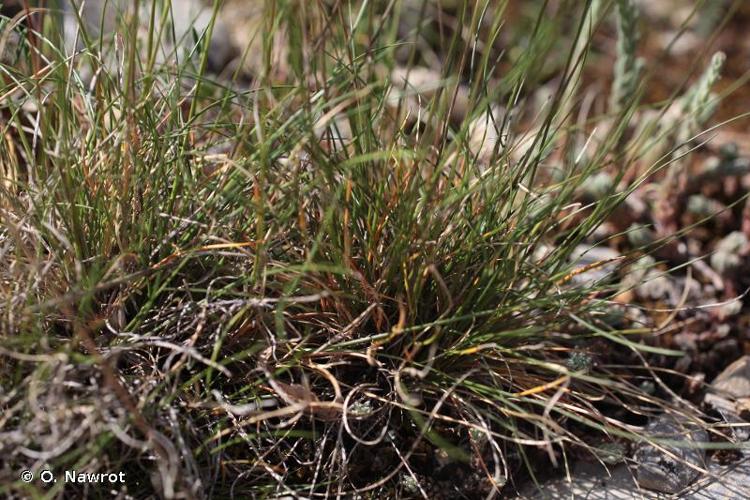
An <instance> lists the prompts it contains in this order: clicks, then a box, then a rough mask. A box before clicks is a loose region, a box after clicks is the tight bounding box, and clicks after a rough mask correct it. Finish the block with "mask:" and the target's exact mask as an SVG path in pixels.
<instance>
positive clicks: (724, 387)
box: [711, 356, 750, 398]
mask: <svg viewBox="0 0 750 500" xmlns="http://www.w3.org/2000/svg"><path fill="white" fill-rule="evenodd" d="M711 389H713V390H714V391H716V392H719V393H722V394H723V395H725V396H726V395H728V396H731V397H733V398H748V397H750V356H742V357H741V358H740V359H738V360H737V361H735V362H734V363H732V364H731V365H729V366H728V367H727V368H726V369H725V370H724V371H723V372H721V373H720V374H719V376H717V377H716V378H715V379H714V381H713V382H712V383H711Z"/></svg>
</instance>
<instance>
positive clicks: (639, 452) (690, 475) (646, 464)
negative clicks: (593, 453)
mask: <svg viewBox="0 0 750 500" xmlns="http://www.w3.org/2000/svg"><path fill="white" fill-rule="evenodd" d="M644 434H646V435H648V436H649V437H651V438H654V439H662V440H671V441H684V442H685V445H692V444H695V443H703V442H708V433H706V431H704V430H703V429H700V428H699V427H698V426H697V425H695V424H690V423H688V422H685V421H681V420H678V419H677V418H675V417H673V416H669V415H663V416H661V417H659V418H658V419H656V420H654V421H652V422H650V423H649V424H648V425H647V426H646V428H645V429H644ZM659 446H660V448H663V449H665V450H667V451H669V453H670V454H672V455H674V456H675V457H676V459H675V458H673V457H672V456H669V455H667V454H665V453H663V452H662V451H661V450H660V449H659V448H657V447H656V446H654V445H653V444H651V443H648V442H643V443H641V444H640V445H639V446H638V448H637V449H636V452H635V456H634V460H635V462H636V464H637V465H636V479H637V481H638V484H639V485H640V486H641V487H642V488H646V489H650V490H655V491H661V492H664V493H677V492H679V491H681V490H683V489H684V488H686V487H687V486H689V485H690V484H691V483H692V482H693V481H695V479H696V478H697V477H698V474H699V472H698V471H697V470H696V469H695V468H693V467H700V468H703V467H704V466H705V450H702V449H699V448H688V447H682V446H678V445H673V444H663V445H659ZM688 464H690V465H692V466H693V467H691V466H690V465H688Z"/></svg>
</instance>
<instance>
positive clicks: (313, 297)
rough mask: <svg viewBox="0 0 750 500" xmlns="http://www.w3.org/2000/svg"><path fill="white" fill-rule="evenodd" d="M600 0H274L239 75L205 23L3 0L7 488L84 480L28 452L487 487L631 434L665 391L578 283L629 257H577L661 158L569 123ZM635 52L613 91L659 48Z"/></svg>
mask: <svg viewBox="0 0 750 500" xmlns="http://www.w3.org/2000/svg"><path fill="white" fill-rule="evenodd" d="M594 3H595V4H597V5H596V6H591V5H589V4H590V3H586V5H585V6H583V5H581V6H578V4H577V3H576V5H577V7H576V9H577V10H576V12H577V14H578V16H577V19H578V21H577V22H571V23H568V24H567V25H564V26H560V25H559V23H558V22H557V20H555V19H550V18H548V17H546V16H545V15H544V14H543V12H544V10H543V8H540V10H539V11H538V12H537V13H536V15H535V16H533V17H530V18H529V19H528V20H527V22H529V23H531V26H530V29H529V30H526V31H525V32H524V33H522V34H518V33H515V32H512V31H510V30H509V28H508V27H506V25H505V19H506V16H507V13H506V10H505V9H506V7H507V2H489V1H487V2H479V3H478V4H477V5H474V3H473V2H455V7H454V8H453V9H452V10H451V12H452V16H453V17H452V19H451V22H450V23H442V22H441V21H440V20H437V19H435V18H431V17H430V13H432V12H434V8H435V6H434V4H432V3H431V2H424V3H422V4H421V6H420V8H419V9H418V10H419V12H420V15H421V16H422V17H420V18H419V19H420V22H418V23H416V25H414V26H412V30H411V31H408V32H406V33H404V30H403V26H402V25H401V22H402V20H403V19H404V18H405V17H408V15H411V14H413V13H411V12H410V11H409V10H408V9H409V8H411V7H408V6H407V5H406V4H407V3H404V5H402V4H401V3H400V2H396V3H389V4H387V5H383V4H380V3H377V2H339V3H335V5H334V4H330V3H321V4H320V5H318V4H316V5H315V6H313V5H311V4H308V3H306V2H282V1H278V2H269V4H268V5H267V6H266V9H265V11H264V14H263V16H264V17H263V21H262V23H260V24H261V29H260V31H259V32H258V33H257V34H256V36H257V37H258V38H257V39H259V40H261V41H262V42H263V43H262V46H263V57H262V60H263V61H264V63H263V64H262V65H261V66H259V67H258V68H257V73H256V74H255V75H253V79H252V80H251V81H250V82H249V85H248V82H247V81H244V82H243V79H242V75H241V74H240V72H239V71H238V72H236V73H235V74H233V75H232V74H229V75H228V74H226V73H225V74H224V75H223V76H221V77H209V76H208V75H207V74H206V67H207V61H208V52H207V51H208V46H209V44H208V43H206V40H209V39H210V38H211V36H210V30H211V28H209V30H208V32H207V33H196V34H195V35H196V36H195V37H194V38H195V39H194V40H193V43H192V46H191V47H192V50H189V51H187V52H186V51H181V48H182V47H184V44H183V45H178V49H174V48H173V47H174V46H173V45H170V44H167V43H166V42H165V43H161V42H159V40H158V33H160V32H162V31H163V30H160V29H159V26H158V25H157V19H158V16H154V15H153V14H152V15H151V16H150V19H151V21H150V22H148V23H146V25H147V29H146V30H145V33H146V35H145V36H144V32H143V28H142V27H139V24H138V23H139V21H138V19H139V16H138V14H137V13H136V14H132V11H131V15H129V16H128V15H126V16H123V17H122V19H121V22H122V23H123V28H122V33H123V36H122V37H116V38H115V40H114V42H113V43H110V40H108V39H106V38H107V37H105V36H96V34H95V33H81V34H80V35H79V36H80V39H81V40H83V42H84V44H83V48H82V49H80V51H78V52H76V53H72V52H70V51H66V50H65V49H64V48H63V47H64V45H61V44H59V43H53V42H54V36H53V35H54V31H55V24H54V23H53V22H51V19H52V18H51V17H46V18H45V21H44V22H41V19H42V18H41V17H40V16H38V15H32V17H31V18H30V19H31V20H32V21H34V20H36V21H35V22H27V23H26V24H23V25H18V24H17V25H16V27H11V25H9V24H5V25H4V26H5V27H4V29H5V30H6V35H7V36H8V39H9V40H10V39H13V40H15V42H16V45H15V47H12V48H11V47H10V46H6V47H5V50H6V51H5V52H4V53H3V57H4V58H6V59H5V62H4V64H3V65H2V67H1V71H2V75H3V84H2V89H0V94H1V95H2V101H1V103H2V104H1V105H2V110H1V111H2V122H1V123H2V127H3V136H2V137H3V139H2V141H0V163H1V164H2V166H3V174H2V175H3V177H2V190H1V191H0V213H1V214H2V216H0V221H1V222H0V255H2V263H0V304H2V305H1V306H0V313H1V318H2V319H1V320H0V331H1V332H2V333H1V334H0V335H1V336H0V357H2V359H3V362H2V364H1V365H0V385H2V388H3V391H2V396H0V406H1V407H2V408H3V412H2V416H1V417H0V435H1V436H2V440H1V442H2V444H0V450H2V455H3V459H2V461H1V462H0V463H2V466H1V468H0V477H3V481H2V484H3V486H0V491H3V492H4V493H5V494H10V493H15V494H21V495H31V494H48V495H50V496H54V495H57V494H63V492H65V494H91V493H92V490H91V489H86V488H87V487H86V486H82V485H71V484H65V483H63V482H61V481H58V482H57V483H56V484H53V485H43V484H40V483H30V484H24V483H22V482H21V481H20V480H19V479H18V474H17V470H20V469H29V470H33V471H39V470H42V469H51V470H53V471H63V470H73V469H75V470H82V471H86V472H109V471H123V472H125V476H126V481H125V484H118V485H112V486H111V487H112V488H115V489H117V488H120V489H122V490H123V491H127V493H128V494H130V495H132V496H134V497H139V496H144V495H151V494H153V493H157V494H159V495H162V496H164V497H201V496H216V497H231V496H233V495H234V496H239V497H244V496H248V495H255V496H259V497H262V496H270V497H274V496H282V495H307V496H321V495H346V496H350V495H360V496H363V497H379V498H384V497H392V496H410V495H415V496H434V495H437V494H438V493H439V492H443V493H441V494H447V495H449V496H452V495H458V494H462V495H464V496H466V497H475V496H477V495H482V496H486V495H498V494H500V493H501V492H507V491H508V488H510V487H512V479H513V478H514V477H515V476H516V475H517V474H518V473H519V471H520V470H521V469H523V468H525V467H526V466H528V467H529V468H530V469H531V470H533V467H532V466H533V464H534V463H537V462H538V461H539V460H540V458H539V456H540V454H541V456H543V457H546V458H544V460H550V461H551V462H552V463H555V464H558V463H565V462H566V461H567V459H568V454H569V453H570V452H571V451H570V450H576V449H580V450H586V449H592V446H593V444H592V440H591V439H590V438H586V437H585V436H586V435H587V434H589V435H590V434H592V433H594V434H595V435H599V436H600V438H602V439H603V438H606V437H607V436H610V437H611V436H622V437H627V436H629V435H631V432H632V429H631V428H630V427H629V426H628V424H627V423H625V422H620V421H617V420H614V419H611V418H609V417H608V416H607V415H606V412H605V411H604V409H605V408H606V407H608V405H620V404H623V402H626V403H627V404H630V403H633V404H635V401H636V399H640V401H641V402H643V401H646V402H647V403H649V404H653V405H656V404H657V400H656V399H654V398H652V397H651V396H648V395H643V394H641V393H640V392H639V390H638V388H637V385H635V383H632V384H631V383H630V382H629V381H628V380H627V379H625V378H621V379H619V378H614V377H613V376H612V374H611V373H610V369H608V368H606V367H605V366H603V362H604V361H605V360H606V354H605V353H606V350H605V351H600V352H596V351H597V346H609V345H618V343H619V345H622V344H624V345H626V346H628V347H633V346H635V343H634V342H632V341H631V340H629V339H628V338H627V337H626V336H623V335H620V334H619V333H618V332H617V327H618V326H617V324H616V322H613V321H610V319H611V316H612V315H611V312H612V311H611V305H610V304H609V302H608V301H606V300H604V299H605V298H606V297H607V296H608V295H607V294H608V293H610V292H612V289H611V288H612V287H611V286H609V285H608V284H607V281H606V279H605V280H600V281H598V282H596V283H594V284H592V283H591V281H590V280H587V279H585V274H586V273H587V272H589V271H592V270H597V269H599V268H601V267H602V266H604V265H612V264H613V262H614V263H615V264H618V263H620V262H623V261H624V260H627V259H628V258H629V257H627V256H626V257H624V258H623V259H615V260H614V261H610V260H606V261H597V262H594V263H592V264H590V265H589V266H588V267H587V268H585V269H583V268H581V266H580V264H579V263H578V262H577V261H576V260H575V259H573V258H571V256H572V255H574V252H575V251H576V249H578V250H580V245H587V246H594V245H596V244H597V240H596V236H595V231H596V229H597V228H598V227H599V226H600V225H601V224H602V223H603V222H604V221H606V220H608V219H609V218H610V217H611V216H612V214H613V213H614V212H615V211H616V210H618V208H619V207H621V206H622V203H623V201H624V200H625V198H626V197H627V196H628V194H629V193H631V192H632V191H633V190H634V189H636V188H637V186H638V185H640V184H641V183H642V182H643V181H644V180H645V179H646V178H647V177H648V176H650V175H651V174H653V173H654V172H655V171H656V170H658V169H659V168H660V167H662V166H663V165H664V164H665V163H667V162H664V161H663V162H662V163H659V162H656V163H654V164H651V165H643V164H642V163H638V159H639V158H642V157H643V156H644V155H645V154H646V153H647V151H646V149H647V146H643V145H642V143H643V142H644V141H642V140H641V138H639V137H638V136H635V135H633V134H632V129H635V128H636V127H635V126H633V127H629V126H627V125H624V126H620V125H619V124H615V125H611V124H612V123H613V122H612V120H611V119H609V117H606V116H602V117H597V116H587V117H585V120H584V122H583V123H578V122H575V121H574V120H573V111H574V110H575V111H577V109H578V104H579V99H578V94H577V92H571V90H570V89H574V88H577V86H579V84H580V79H581V78H582V76H581V68H583V67H584V65H585V61H586V58H587V57H588V54H589V45H590V44H589V42H590V37H591V36H592V33H593V32H594V29H595V27H596V26H599V25H600V24H601V23H603V22H605V18H604V16H605V15H606V14H607V13H608V12H609V10H608V9H606V8H604V7H608V5H599V2H594ZM135 4H136V6H135V9H138V8H140V9H141V13H143V12H149V11H150V10H149V7H150V4H148V2H140V7H139V6H138V5H139V3H138V2H135ZM605 4H606V3H605ZM409 5H411V4H409ZM214 8H215V10H214V12H216V11H217V10H216V9H218V2H217V3H216V4H215V7H214ZM633 9H634V7H633V3H632V2H617V13H618V16H619V17H618V18H619V19H620V21H619V24H618V26H620V34H621V36H626V35H627V29H626V28H627V26H629V25H630V24H631V23H632V22H633V21H632V19H631V17H632V16H633ZM136 12H138V11H137V10H136ZM153 12H156V11H155V10H154V11H153ZM147 17H148V16H147ZM278 40H284V41H285V42H284V44H283V47H282V46H279V45H277V44H275V43H274V41H278ZM425 45H426V48H425V47H424V46H425ZM502 47H508V48H510V49H514V48H516V47H520V48H521V50H509V51H506V50H503V49H501V48H502ZM618 50H619V59H618V65H617V70H616V71H617V74H616V77H617V80H616V81H617V82H618V83H617V84H616V91H615V96H616V97H614V100H613V103H614V104H613V107H614V111H613V112H614V113H616V114H618V113H628V112H632V108H633V107H634V106H635V104H634V101H633V100H634V99H637V91H636V87H637V85H636V83H635V80H636V79H637V77H636V74H637V73H638V71H639V69H638V68H640V66H639V64H638V63H637V62H636V59H634V57H635V56H634V47H633V46H632V44H629V43H628V42H627V41H626V42H621V43H620V44H619V45H618ZM280 53H283V54H284V57H281V59H279V57H280V56H279V54H280ZM430 53H433V54H438V55H439V65H437V66H431V67H430V70H431V71H432V72H431V73H429V75H433V76H435V77H436V78H437V79H436V80H434V81H431V82H430V83H431V84H433V86H432V88H431V89H430V90H429V92H428V91H425V90H424V88H423V87H420V86H419V85H418V84H417V83H415V81H414V79H413V78H410V73H412V72H415V73H416V72H418V71H420V70H423V69H424V68H426V67H428V66H429V62H430V60H432V59H430V58H429V57H427V56H426V54H427V55H429V54H430ZM247 56H248V54H247V53H246V54H244V55H243V56H240V57H247ZM561 56H563V57H562V58H561ZM561 59H562V60H563V61H564V62H562V63H561V62H560V61H561ZM279 60H281V61H282V62H283V65H282V66H278V65H275V63H276V62H277V61H279ZM547 64H548V65H551V66H552V67H554V68H556V71H557V73H558V74H557V84H556V85H554V86H553V87H552V93H551V96H552V97H551V98H550V99H548V100H546V101H544V102H543V103H542V104H541V105H538V104H537V102H538V101H539V100H538V99H536V97H538V96H537V94H535V92H536V91H537V90H539V88H540V87H541V83H538V82H543V81H545V79H546V78H548V76H549V75H545V74H544V73H545V72H547V71H548V69H547V67H545V65H547ZM717 65H718V63H717V64H714V65H713V66H712V68H714V67H715V66H717ZM238 67H239V66H238ZM398 68H406V73H405V76H403V75H404V73H403V72H402V73H400V74H401V75H402V76H403V78H402V79H401V81H394V82H393V83H392V82H391V78H390V75H391V74H392V73H393V72H394V70H395V69H398ZM712 71H713V70H712ZM711 74H713V73H711ZM711 78H712V80H711V81H713V77H711ZM708 79H709V76H706V77H705V78H704V79H703V80H701V82H703V83H701V85H700V86H699V88H701V89H702V87H703V86H706V85H708V86H710V82H709V81H708ZM704 83H705V85H704ZM548 88H549V87H548ZM703 94H704V92H703V91H702V90H701V93H700V96H703ZM685 102H688V101H685ZM689 102H690V103H694V104H691V107H690V109H691V110H692V109H695V110H697V111H696V112H698V111H700V113H701V116H700V120H701V122H702V121H703V120H704V118H705V117H704V116H703V114H702V113H703V110H705V108H706V105H705V104H706V103H705V99H704V98H703V97H700V98H699V97H698V94H697V93H696V94H694V97H693V98H691V100H690V101H689ZM458 108H460V109H458ZM628 109H630V111H627V110H628ZM686 109H687V108H686ZM608 124H609V125H608ZM597 126H602V127H610V130H609V134H608V136H607V137H606V139H605V140H601V141H600V140H591V137H592V135H591V134H592V131H593V130H594V129H595V128H596V127H597ZM477 137H480V140H477ZM581 138H583V139H584V140H580V139H581ZM669 154H670V153H667V155H665V156H664V157H665V158H667V159H668V158H669V156H668V155H669ZM633 172H635V174H634V175H628V176H626V173H630V174H633ZM601 175H604V176H605V177H607V179H608V182H607V183H605V187H604V188H603V189H600V190H599V191H597V193H598V194H597V197H598V199H596V200H590V199H587V197H586V196H585V195H584V194H583V193H584V192H585V191H586V190H585V189H584V187H585V185H586V183H587V181H588V180H589V179H592V178H595V177H596V176H601ZM581 276H583V279H580V278H581ZM652 349H653V350H657V351H659V350H658V349H656V348H652ZM659 352H662V353H666V354H669V351H659ZM594 401H595V402H596V403H595V402H594ZM592 453H593V449H592ZM457 477H461V478H464V480H465V483H464V484H457V483H456V482H455V481H456V478H457ZM89 488H90V487H89ZM456 488H459V489H461V491H457V489H456ZM102 495H103V493H102Z"/></svg>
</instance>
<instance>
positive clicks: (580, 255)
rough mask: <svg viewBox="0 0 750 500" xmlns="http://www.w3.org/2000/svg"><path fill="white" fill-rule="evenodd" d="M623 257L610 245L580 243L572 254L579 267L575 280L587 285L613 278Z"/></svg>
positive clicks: (573, 260) (571, 257)
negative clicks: (593, 245)
mask: <svg viewBox="0 0 750 500" xmlns="http://www.w3.org/2000/svg"><path fill="white" fill-rule="evenodd" d="M621 257H622V255H620V254H619V253H618V252H617V251H616V250H613V249H611V248H609V247H603V246H595V247H591V246H588V245H578V246H577V247H576V248H575V249H574V250H573V253H572V254H571V256H570V260H571V261H572V262H573V263H575V265H576V268H577V270H576V271H575V272H576V273H577V274H576V275H575V276H573V282H574V283H578V284H581V285H586V284H591V283H594V282H599V281H604V280H607V279H610V278H612V277H613V275H614V273H615V271H616V270H617V266H618V264H619V260H620V258H621ZM590 266H593V267H590ZM589 267H590V268H589Z"/></svg>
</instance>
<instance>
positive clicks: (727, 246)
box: [711, 231, 748, 275]
mask: <svg viewBox="0 0 750 500" xmlns="http://www.w3.org/2000/svg"><path fill="white" fill-rule="evenodd" d="M747 246H748V240H747V236H746V235H745V233H743V232H740V231H734V232H732V233H729V234H728V235H727V236H725V237H724V238H723V239H722V240H721V241H719V243H717V245H716V249H715V251H714V253H713V255H711V267H713V268H714V270H716V271H717V272H719V273H721V274H724V275H726V274H728V273H731V272H732V271H735V270H737V268H738V267H739V266H740V264H741V263H742V257H743V256H744V254H745V253H746V251H747Z"/></svg>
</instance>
